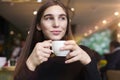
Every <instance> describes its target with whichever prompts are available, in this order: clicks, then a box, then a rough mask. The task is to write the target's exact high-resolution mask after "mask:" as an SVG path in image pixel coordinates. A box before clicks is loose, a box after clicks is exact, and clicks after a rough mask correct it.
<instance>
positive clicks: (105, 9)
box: [0, 0, 120, 80]
mask: <svg viewBox="0 0 120 80" xmlns="http://www.w3.org/2000/svg"><path fill="white" fill-rule="evenodd" d="M45 1H46V0H0V56H1V57H6V61H8V63H9V61H12V58H13V57H16V54H18V53H20V51H21V48H22V46H23V45H24V43H25V39H26V36H27V34H28V32H29V27H30V26H32V24H33V20H34V18H35V15H36V13H37V10H38V8H39V7H40V6H41V5H42V4H43V3H44V2H45ZM60 1H62V2H63V3H64V4H65V5H66V6H67V7H68V8H69V9H70V13H71V21H72V31H73V34H74V37H75V40H76V42H77V43H78V44H80V45H81V44H82V45H85V46H88V47H89V48H91V49H93V50H95V51H96V52H98V54H99V55H100V56H103V55H104V54H107V53H109V43H110V41H112V40H117V41H118V42H120V0H60ZM13 61H14V60H13ZM8 63H7V65H8ZM103 63H104V62H103ZM13 65H14V63H13ZM0 80H2V79H0Z"/></svg>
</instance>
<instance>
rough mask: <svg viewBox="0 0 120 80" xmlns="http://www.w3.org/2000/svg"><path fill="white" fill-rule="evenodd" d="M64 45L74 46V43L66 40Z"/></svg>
mask: <svg viewBox="0 0 120 80" xmlns="http://www.w3.org/2000/svg"><path fill="white" fill-rule="evenodd" d="M64 44H65V45H75V44H76V42H75V41H74V40H68V41H65V43H64Z"/></svg>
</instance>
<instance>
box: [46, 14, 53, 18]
mask: <svg viewBox="0 0 120 80" xmlns="http://www.w3.org/2000/svg"><path fill="white" fill-rule="evenodd" d="M46 16H52V14H46V15H44V17H46Z"/></svg>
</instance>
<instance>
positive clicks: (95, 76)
mask: <svg viewBox="0 0 120 80" xmlns="http://www.w3.org/2000/svg"><path fill="white" fill-rule="evenodd" d="M84 76H85V80H101V77H100V74H99V72H98V69H97V65H96V61H95V60H94V59H93V60H92V61H91V62H90V63H89V64H87V65H85V68H84Z"/></svg>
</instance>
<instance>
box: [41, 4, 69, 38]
mask: <svg viewBox="0 0 120 80" xmlns="http://www.w3.org/2000/svg"><path fill="white" fill-rule="evenodd" d="M40 28H41V30H42V32H43V34H44V36H45V38H46V39H51V40H60V39H62V38H63V36H64V35H65V33H66V29H67V17H66V13H65V11H64V10H63V8H62V7H60V6H59V5H54V6H51V7H49V8H47V9H46V10H45V12H44V14H43V16H42V18H41V25H40Z"/></svg>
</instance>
